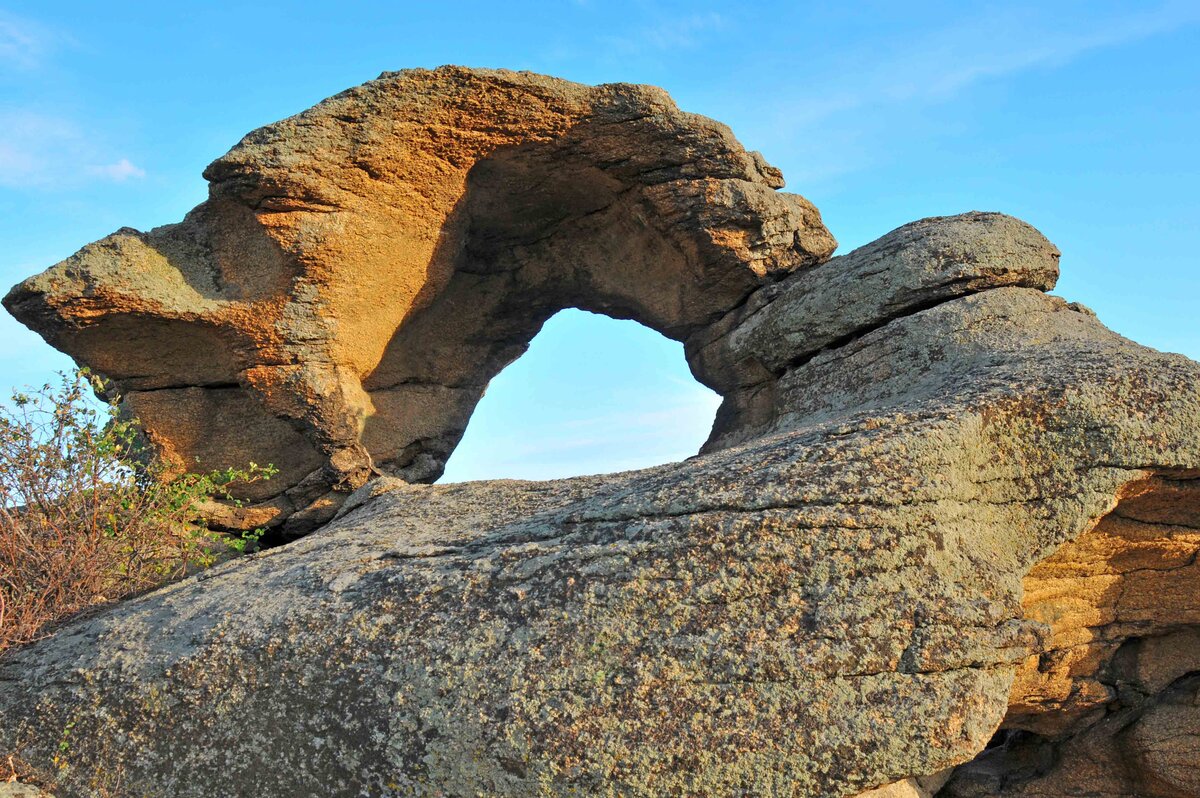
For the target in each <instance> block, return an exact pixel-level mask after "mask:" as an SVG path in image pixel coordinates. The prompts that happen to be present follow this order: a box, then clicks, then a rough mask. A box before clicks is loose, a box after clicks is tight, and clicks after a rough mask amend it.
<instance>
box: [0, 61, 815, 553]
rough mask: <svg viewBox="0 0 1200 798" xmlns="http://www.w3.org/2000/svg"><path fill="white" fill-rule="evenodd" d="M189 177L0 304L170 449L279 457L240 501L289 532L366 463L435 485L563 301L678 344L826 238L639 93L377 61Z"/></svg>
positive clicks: (805, 262)
mask: <svg viewBox="0 0 1200 798" xmlns="http://www.w3.org/2000/svg"><path fill="white" fill-rule="evenodd" d="M205 177H206V178H207V179H208V180H209V182H210V192H209V199H208V200H207V201H206V202H204V203H203V204H201V205H200V206H198V207H197V208H196V209H195V210H193V211H192V212H191V213H189V214H188V216H187V217H186V218H185V219H184V221H183V222H181V223H179V224H175V225H168V226H166V227H161V228H158V229H155V230H152V231H150V232H148V233H142V232H138V231H136V230H131V229H123V230H120V231H118V232H116V233H114V234H113V235H111V236H109V237H108V238H105V239H103V240H101V241H98V242H96V243H94V244H90V245H88V246H87V247H85V248H84V249H82V250H81V251H80V252H78V253H77V254H75V255H74V256H72V257H71V258H69V259H68V260H66V261H64V262H63V263H60V264H58V265H57V266H54V267H53V268H51V269H50V270H48V271H47V272H45V273H43V274H41V275H38V276H37V277H34V278H31V279H30V280H27V281H25V282H24V283H22V284H21V285H19V286H18V287H16V288H15V289H14V290H13V291H12V292H11V293H10V294H9V296H8V297H7V298H6V300H5V302H6V307H8V308H9V309H10V310H11V311H12V312H13V313H14V314H15V315H16V316H18V318H20V319H22V320H23V321H25V322H26V323H27V324H29V325H30V326H32V327H34V328H35V329H36V330H38V331H39V332H41V333H42V334H43V336H45V337H46V339H47V340H48V341H50V342H51V343H52V344H53V345H54V346H56V347H58V348H60V349H62V350H63V351H65V352H67V353H69V354H70V355H72V356H73V357H75V358H76V359H77V360H78V361H79V362H81V363H84V364H87V365H89V366H91V367H93V368H94V369H95V370H97V371H99V372H101V373H103V374H105V375H106V376H108V377H110V378H112V379H113V380H115V382H116V385H115V388H116V390H118V391H119V392H121V393H122V394H123V396H124V397H125V402H126V404H127V406H128V407H129V409H130V410H131V411H132V412H133V413H135V414H136V415H137V416H138V417H139V418H140V419H141V421H142V423H143V424H144V426H145V427H146V429H147V431H148V432H149V435H150V437H151V439H152V440H153V441H154V442H155V443H156V444H157V446H158V447H159V449H160V450H161V452H162V453H163V454H164V455H165V456H166V457H167V458H168V459H170V460H171V461H173V462H175V463H176V464H177V465H178V466H179V467H180V468H192V467H194V466H195V465H196V464H197V463H199V465H200V467H203V468H216V467H237V466H244V465H245V464H246V463H247V462H250V461H253V462H257V463H260V464H263V463H271V464H274V465H275V466H276V467H278V468H279V469H280V474H279V476H278V477H277V478H276V479H274V480H272V481H270V482H263V483H258V484H256V485H254V486H250V487H248V488H244V489H243V496H242V498H246V499H251V500H254V501H257V502H260V503H262V504H261V506H259V507H256V508H252V509H251V510H249V511H248V512H247V514H246V518H247V519H248V521H249V522H251V523H259V522H263V521H267V522H268V523H281V522H283V521H284V520H285V519H290V523H291V529H292V530H293V531H295V532H301V531H304V530H305V529H307V528H310V527H311V526H312V525H314V524H316V523H319V522H321V521H324V520H328V518H329V517H330V516H331V515H332V511H333V510H334V509H336V507H337V505H338V504H340V501H341V498H343V497H344V495H345V492H346V491H348V490H351V489H353V488H356V487H358V486H359V485H361V484H362V483H363V482H364V481H365V479H366V478H367V476H368V475H369V474H370V473H372V472H373V471H376V470H377V471H383V472H386V473H390V474H394V475H397V476H401V477H404V478H406V479H409V480H411V481H430V480H433V479H435V478H437V477H438V476H439V475H440V474H441V471H442V468H443V466H444V464H445V461H446V458H447V457H448V456H449V453H450V452H451V451H452V450H453V448H454V446H455V444H456V443H457V442H458V440H459V438H460V437H461V434H462V432H463V429H464V428H465V425H466V421H467V418H468V417H469V415H470V412H471V410H472V409H473V408H474V406H475V404H476V402H478V400H479V398H480V396H481V394H482V391H483V389H484V387H485V386H486V385H487V382H488V380H489V379H490V378H491V377H492V376H493V375H494V374H496V373H497V372H498V371H499V370H500V369H501V368H503V366H505V365H506V364H507V363H509V362H510V361H512V360H513V359H514V358H516V357H517V356H519V355H520V354H521V353H522V352H523V351H524V350H525V348H526V346H527V344H528V342H529V340H530V339H531V338H532V337H533V336H534V335H535V334H536V332H537V331H538V329H539V328H540V326H541V324H542V323H543V322H544V321H545V320H546V319H547V318H549V316H551V315H552V314H553V313H555V312H556V311H558V310H560V309H562V308H565V307H578V308H583V309H586V310H592V311H597V312H601V313H607V314H609V315H612V316H617V317H620V318H633V319H637V320H638V321H640V322H642V323H644V324H647V325H649V326H650V327H653V328H654V329H656V330H659V331H661V332H662V333H664V334H666V335H668V336H670V337H672V338H676V339H678V340H687V339H688V338H689V337H690V336H692V335H693V334H694V333H696V332H697V331H699V330H702V329H704V328H705V327H706V326H707V325H709V324H710V323H712V322H713V321H715V320H716V319H718V318H720V317H721V316H722V315H723V314H724V313H725V312H726V311H727V310H729V309H730V308H732V307H735V306H736V305H738V304H739V303H741V302H742V301H743V300H744V299H745V298H746V297H747V296H748V295H749V293H750V292H751V291H753V290H754V289H755V288H757V287H758V286H760V285H762V284H763V283H765V282H770V281H772V280H775V279H777V278H779V277H780V276H782V275H784V274H786V273H788V272H791V271H793V270H795V269H799V268H804V267H807V266H812V265H814V264H816V263H819V262H821V261H823V260H825V259H827V258H828V257H829V255H830V254H831V253H832V251H833V249H834V246H835V242H834V239H833V237H832V236H831V235H830V234H829V233H828V231H826V229H825V227H824V226H823V225H822V224H821V219H820V215H819V214H818V212H817V211H816V209H815V208H814V207H813V206H812V205H811V204H810V203H809V202H807V201H806V200H805V199H804V198H802V197H800V196H797V195H794V194H787V193H783V192H779V191H777V189H778V188H780V187H781V186H782V185H783V180H782V178H781V176H780V173H779V171H778V170H776V169H774V168H773V167H771V166H769V165H768V164H767V163H766V162H765V161H764V160H763V159H762V157H761V156H759V155H758V154H757V153H749V152H747V151H746V150H745V149H743V148H742V146H741V145H740V144H739V143H738V142H737V141H736V140H735V139H734V138H733V136H732V134H731V133H730V131H729V130H728V128H726V127H725V126H724V125H721V124H719V123H717V122H714V121H712V120H710V119H706V118H704V117H700V116H696V115H693V114H687V113H684V112H682V111H680V110H679V109H678V108H676V106H675V104H674V103H673V102H672V101H671V99H670V98H669V97H668V96H667V94H666V93H665V92H663V91H662V90H660V89H655V88H652V87H647V86H633V85H625V84H614V85H607V86H598V87H590V86H583V85H579V84H574V83H569V82H567V81H563V80H557V79H554V78H548V77H542V76H539V75H532V74H528V73H516V72H507V71H491V70H470V69H461V68H454V67H446V68H442V69H438V70H434V71H426V70H412V71H407V72H398V73H389V74H385V75H382V76H381V77H380V78H379V79H378V80H374V81H371V82H369V83H366V84H364V85H362V86H359V87H356V88H354V89H350V90H349V91H346V92H343V93H342V94H339V95H337V96H336V97H332V98H330V99H329V100H326V101H325V102H323V103H321V104H319V105H317V106H316V107H314V108H312V109H310V110H309V111H306V112H304V113H302V114H300V115H298V116H295V117H292V118H290V119H286V120H284V121H282V122H278V123H276V124H273V125H269V126H267V127H265V128H262V129H260V130H256V131H254V132H253V133H251V134H250V135H248V136H246V138H245V139H243V140H242V141H241V142H240V143H239V144H238V145H237V146H236V147H234V148H233V150H231V151H230V152H229V153H228V154H227V155H225V156H224V157H222V158H220V159H219V160H217V161H216V162H214V163H213V164H212V165H211V166H209V168H208V169H207V170H206V172H205ZM331 491H332V492H331Z"/></svg>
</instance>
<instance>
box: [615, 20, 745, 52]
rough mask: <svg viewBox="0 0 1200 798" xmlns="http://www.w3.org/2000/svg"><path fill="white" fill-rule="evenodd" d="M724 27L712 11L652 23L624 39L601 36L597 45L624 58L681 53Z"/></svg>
mask: <svg viewBox="0 0 1200 798" xmlns="http://www.w3.org/2000/svg"><path fill="white" fill-rule="evenodd" d="M724 27H725V18H724V17H722V16H721V15H720V14H718V13H716V12H715V11H714V12H709V13H707V14H690V15H688V16H685V17H679V18H677V19H664V20H659V21H655V22H653V23H651V24H649V25H646V26H645V27H642V28H639V29H636V30H634V31H632V32H630V33H628V34H627V35H625V36H602V37H601V38H600V42H601V43H602V44H604V45H605V46H606V47H608V48H610V49H611V50H613V51H615V52H617V53H620V54H625V55H633V54H637V53H643V52H646V51H667V50H684V49H688V48H692V47H696V46H698V45H700V44H701V43H702V42H703V40H704V38H705V36H706V35H707V34H709V33H711V32H713V31H717V30H720V29H722V28H724Z"/></svg>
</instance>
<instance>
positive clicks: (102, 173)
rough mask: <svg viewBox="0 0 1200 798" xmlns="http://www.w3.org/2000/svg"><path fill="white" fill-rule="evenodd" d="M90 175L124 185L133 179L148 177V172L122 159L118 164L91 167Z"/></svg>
mask: <svg viewBox="0 0 1200 798" xmlns="http://www.w3.org/2000/svg"><path fill="white" fill-rule="evenodd" d="M88 173H89V174H93V175H96V176H97V177H105V178H108V179H109V180H113V181H115V182H117V183H123V182H125V181H126V180H128V179H129V178H131V177H145V176H146V170H145V169H142V168H141V167H138V166H134V165H133V164H132V163H130V161H129V159H128V158H122V159H121V160H119V161H117V162H116V163H110V164H108V165H107V166H89V167H88Z"/></svg>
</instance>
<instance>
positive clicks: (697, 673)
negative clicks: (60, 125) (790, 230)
mask: <svg viewBox="0 0 1200 798" xmlns="http://www.w3.org/2000/svg"><path fill="white" fill-rule="evenodd" d="M867 364H874V365H872V366H868V365H867ZM872 369H874V370H872ZM855 378H857V380H858V387H857V389H856V390H850V389H849V381H851V380H853V379H855ZM782 382H783V383H787V384H786V385H784V387H783V389H781V391H780V393H779V399H778V401H779V402H780V403H781V404H780V407H781V410H782V409H784V408H786V412H781V414H780V416H779V419H780V420H779V424H780V428H779V429H777V430H774V431H769V432H767V433H764V434H762V435H760V436H759V437H756V438H754V439H752V440H750V441H748V442H746V443H744V444H742V445H739V446H734V447H731V448H728V449H725V450H722V451H718V452H713V453H711V454H708V455H705V456H703V457H699V458H694V459H692V460H689V461H686V462H684V463H681V464H677V465H673V466H667V467H662V468H656V469H650V470H647V471H641V472H633V473H628V474H617V475H611V476H604V477H589V478H580V479H573V480H565V481H559V482H549V483H520V482H503V481H502V482H488V483H470V484H463V485H450V486H432V487H430V486H413V485H407V484H404V483H401V482H391V483H380V482H376V483H372V485H370V486H369V487H368V489H366V491H365V492H364V493H362V494H360V495H359V496H357V497H355V498H354V499H353V500H352V501H351V502H350V503H349V504H348V506H347V508H346V510H344V514H343V516H342V517H341V518H340V520H338V521H336V522H334V523H333V524H331V525H330V526H328V527H326V528H325V529H323V530H321V531H319V532H318V533H316V534H314V535H312V536H310V537H308V538H306V539H304V540H302V541H299V542H297V543H294V544H291V545H289V546H287V547H283V548H280V549H276V550H272V551H270V552H267V553H265V554H262V555H258V556H255V557H252V558H249V559H247V560H244V561H239V562H235V563H230V564H227V565H223V566H220V567H218V568H216V569H213V570H212V571H210V572H208V573H205V574H203V575H201V576H199V577H195V578H192V579H190V580H188V581H185V582H183V583H180V584H177V585H174V586H171V587H168V588H166V589H163V590H160V591H158V592H156V593H153V594H150V595H148V596H145V597H142V598H140V599H138V600H136V601H134V602H131V603H128V604H126V605H122V606H119V607H115V608H113V609H111V610H108V611H106V612H104V613H101V614H100V615H98V616H96V617H93V618H89V619H85V620H82V621H79V622H76V623H73V624H70V625H68V626H66V627H64V628H63V629H62V630H60V631H59V632H58V633H57V634H56V635H54V636H53V637H52V638H50V639H48V640H45V641H42V642H40V643H37V644H35V645H32V646H29V647H27V648H25V649H22V650H19V651H16V652H14V653H13V654H11V655H9V656H8V657H7V658H6V659H5V660H4V661H3V662H2V663H0V684H2V685H3V691H2V692H0V713H2V716H3V717H4V719H5V724H4V726H3V728H0V748H3V749H6V750H12V751H14V752H16V753H18V754H19V755H20V756H21V757H22V759H23V760H24V761H26V762H29V763H33V764H34V765H37V766H40V767H41V768H42V769H44V771H45V774H46V777H47V778H48V779H54V780H55V781H57V783H58V784H59V789H60V794H61V795H64V796H69V795H96V794H100V793H99V792H97V790H99V789H100V787H103V788H104V789H107V790H109V794H113V795H142V794H154V795H177V796H201V795H218V794H254V795H258V796H291V795H298V794H322V795H330V796H352V795H362V794H368V795H430V796H432V795H454V796H459V795H510V796H528V795H571V794H578V795H613V796H615V795H623V796H631V795H642V796H663V795H679V796H682V795H714V796H715V795H765V796H783V795H787V796H791V795H827V796H841V795H854V794H857V793H860V792H863V791H865V790H868V789H871V788H874V787H878V786H882V785H886V784H891V783H893V782H896V781H901V780H904V779H907V778H913V777H921V776H926V775H930V774H935V773H939V772H941V771H943V770H945V769H946V768H947V767H950V766H953V765H955V764H958V763H961V762H965V761H967V760H970V759H971V758H972V757H974V756H975V755H976V754H977V753H978V752H979V751H981V750H982V749H983V747H984V746H985V744H986V743H987V742H988V740H989V738H990V737H991V735H992V733H993V731H994V730H995V728H996V727H997V726H998V724H999V723H1000V721H1001V719H1002V718H1003V717H1004V715H1005V713H1006V711H1007V707H1008V704H1009V691H1010V685H1011V684H1012V681H1013V676H1014V673H1015V672H1016V670H1017V668H1018V666H1019V665H1021V663H1023V662H1025V661H1026V660H1027V659H1028V657H1029V656H1030V655H1031V654H1034V653H1037V652H1038V651H1039V650H1042V649H1043V648H1044V647H1046V646H1047V645H1048V644H1049V635H1050V630H1049V629H1048V628H1047V627H1046V626H1045V625H1043V624H1041V623H1038V622H1036V621H1032V620H1027V619H1026V618H1025V615H1024V611H1023V609H1022V605H1021V600H1020V599H1021V581H1022V577H1023V576H1024V574H1025V573H1026V572H1027V571H1028V569H1029V568H1030V567H1031V566H1032V565H1033V564H1034V563H1035V562H1037V561H1039V560H1041V559H1043V558H1045V557H1046V556H1048V555H1049V554H1051V553H1052V552H1053V551H1054V550H1055V549H1056V548H1057V547H1059V546H1060V545H1061V544H1063V543H1064V542H1066V541H1069V540H1071V539H1073V538H1076V537H1077V536H1079V535H1080V534H1082V533H1084V532H1085V531H1087V530H1089V529H1091V528H1092V527H1093V526H1095V524H1096V522H1097V520H1098V519H1100V518H1101V517H1103V516H1105V515H1106V514H1108V513H1109V512H1110V511H1111V510H1112V509H1113V508H1114V506H1116V504H1117V502H1118V500H1119V498H1120V497H1121V496H1122V495H1123V491H1125V490H1127V489H1128V487H1127V486H1130V485H1134V484H1142V483H1144V482H1145V480H1146V479H1148V478H1149V477H1151V476H1152V475H1156V474H1157V475H1164V474H1165V475H1169V476H1170V478H1171V479H1172V480H1174V481H1181V480H1182V481H1186V480H1190V479H1194V478H1195V477H1196V476H1198V475H1200V445H1197V440H1196V435H1195V430H1196V429H1197V422H1198V421H1200V391H1198V387H1200V367H1197V366H1196V364H1194V363H1191V362H1190V361H1188V360H1186V359H1184V358H1180V357H1177V356H1170V355H1161V354H1159V353H1155V352H1152V351H1150V350H1146V349H1143V348H1141V347H1138V346H1136V345H1134V344H1131V343H1130V342H1128V341H1126V340H1124V339H1122V338H1120V337H1119V336H1116V335H1113V334H1112V333H1110V332H1108V331H1107V330H1105V329H1104V328H1103V326H1102V325H1100V324H1099V323H1098V322H1097V321H1096V320H1095V318H1094V317H1092V316H1091V315H1090V314H1087V313H1084V312H1081V311H1079V310H1077V309H1074V308H1072V307H1070V306H1067V305H1066V303H1064V302H1062V301H1061V300H1058V299H1056V298H1053V297H1047V296H1044V295H1042V294H1041V293H1039V292H1038V291H1036V290H1033V289H1028V288H998V289H993V290H986V291H983V292H982V293H979V294H975V295H972V296H967V297H960V298H957V299H952V300H950V301H947V302H945V303H943V304H941V305H938V306H936V307H933V308H924V309H921V310H918V311H917V312H915V313H913V314H912V315H909V316H904V317H902V318H898V319H894V320H892V321H891V322H889V323H888V324H886V325H884V326H883V327H880V328H879V329H876V330H874V331H872V332H870V333H868V334H866V335H864V336H863V337H861V338H859V339H856V340H855V341H854V342H852V343H849V344H846V345H845V346H843V347H841V348H839V349H836V350H833V351H832V352H830V353H826V354H825V355H822V356H821V357H819V358H814V359H812V360H809V361H807V362H806V363H805V364H804V365H802V366H799V367H798V369H797V370H796V371H794V372H791V373H789V374H788V375H785V377H784V378H783V379H782ZM792 383H795V385H796V386H799V385H800V384H802V383H806V384H808V385H809V386H811V388H810V390H809V391H807V392H802V391H800V388H799V387H795V388H792V387H788V386H789V385H791V384H792ZM839 401H840V402H841V404H840V405H839V404H838V402H839ZM1166 711H1167V710H1164V712H1166ZM1160 714H1161V713H1160ZM1146 728H1148V729H1151V731H1147V732H1146V734H1152V733H1157V731H1155V730H1154V728H1155V727H1151V726H1150V725H1149V722H1147V726H1146ZM64 738H66V739H69V740H70V744H69V746H67V748H66V750H65V751H64V750H63V749H60V741H61V740H63V739H64ZM55 763H57V765H56V764H55ZM97 785H99V786H97Z"/></svg>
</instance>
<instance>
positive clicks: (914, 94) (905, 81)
mask: <svg viewBox="0 0 1200 798" xmlns="http://www.w3.org/2000/svg"><path fill="white" fill-rule="evenodd" d="M1195 24H1200V4H1197V3H1195V2H1193V1H1192V0H1184V1H1182V2H1180V1H1178V0H1171V1H1170V2H1165V3H1161V4H1159V5H1157V6H1155V7H1152V8H1147V9H1143V10H1139V11H1135V12H1124V13H1118V14H1108V15H1103V14H1099V13H1096V14H1091V15H1088V16H1083V15H1079V14H1076V15H1071V14H1051V13H1048V12H1046V11H1045V9H1042V8H1038V7H1033V6H1025V7H1020V6H1013V5H1009V6H1003V7H999V8H994V9H991V10H988V11H984V12H980V13H976V14H972V15H970V16H967V17H964V18H961V19H959V20H957V21H954V22H952V23H951V24H949V25H946V26H945V27H942V28H939V29H933V30H930V31H928V32H926V33H924V34H921V35H918V36H903V37H902V36H897V37H894V38H892V39H884V40H877V41H873V42H870V43H868V44H866V45H864V46H863V48H862V49H860V50H857V51H854V52H847V53H844V54H842V55H841V57H840V59H830V61H829V63H827V64H826V65H825V66H824V67H822V68H820V69H816V70H813V71H812V72H810V74H809V76H808V80H807V81H806V83H805V84H804V85H805V86H806V87H807V86H811V87H815V88H814V89H813V90H807V89H801V93H798V94H792V95H791V96H790V97H788V98H786V99H784V100H783V101H782V102H781V103H779V105H778V107H779V109H780V110H779V111H778V112H777V113H776V114H775V115H774V118H773V120H772V122H771V129H770V130H769V131H768V135H770V136H772V137H782V138H786V139H787V140H788V141H789V147H790V148H792V149H793V150H794V149H795V147H796V146H801V147H803V146H804V142H811V146H813V147H816V148H817V149H819V150H820V151H819V152H813V154H812V155H811V156H810V157H809V159H808V160H809V162H811V163H812V164H814V169H813V171H812V172H811V173H810V172H804V173H801V174H794V173H793V174H791V177H792V178H793V179H794V180H795V179H799V180H800V181H802V182H805V183H808V182H811V181H815V180H822V179H827V178H830V177H833V176H835V175H837V174H839V173H844V172H847V171H852V170H855V169H859V168H863V167H864V166H867V165H869V163H870V161H871V158H872V157H873V156H872V155H871V153H872V152H874V151H875V150H876V149H877V147H875V146H873V145H872V141H874V140H875V139H877V138H878V137H880V136H891V135H892V134H893V133H894V130H893V129H892V127H891V124H890V123H888V124H885V123H883V122H882V121H881V120H891V119H893V115H894V114H895V113H896V112H897V110H898V109H900V108H902V107H903V108H919V107H928V106H932V105H935V104H939V103H944V102H948V101H950V100H953V99H955V98H956V97H959V96H960V95H962V94H963V93H965V92H967V91H969V90H971V89H973V88H975V87H976V86H977V85H978V84H980V83H982V82H984V81H987V80H995V79H1001V78H1005V77H1008V76H1013V75H1017V74H1019V73H1023V72H1028V71H1030V70H1036V69H1054V68H1058V67H1062V66H1065V65H1067V64H1070V63H1071V62H1073V61H1076V60H1078V59H1079V58H1081V57H1084V56H1085V55H1087V54H1089V53H1092V52H1095V51H1099V50H1103V49H1106V48H1112V47H1119V46H1122V45H1125V44H1131V43H1134V42H1138V41H1142V40H1145V39H1149V38H1152V37H1155V36H1160V35H1164V34H1168V33H1171V32H1174V31H1177V30H1180V29H1183V28H1185V27H1188V26H1191V25H1195ZM864 136H865V137H867V138H869V139H870V140H864ZM796 142H800V145H797V144H796ZM819 142H825V144H823V145H822V144H820V143H819ZM831 142H832V143H831Z"/></svg>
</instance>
